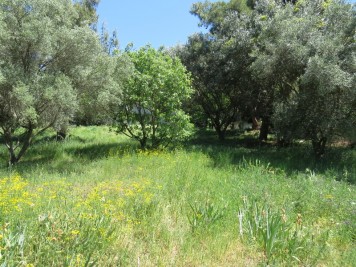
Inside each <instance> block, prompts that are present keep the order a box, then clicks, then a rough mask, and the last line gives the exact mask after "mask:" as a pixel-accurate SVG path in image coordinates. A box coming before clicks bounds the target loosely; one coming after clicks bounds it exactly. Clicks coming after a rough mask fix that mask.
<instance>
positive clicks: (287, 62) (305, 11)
mask: <svg viewBox="0 0 356 267" xmlns="http://www.w3.org/2000/svg"><path fill="white" fill-rule="evenodd" d="M262 3H264V4H265V6H263V5H261V6H260V7H259V8H260V10H259V12H261V14H262V15H261V16H260V19H259V24H260V27H261V28H262V33H261V34H260V36H259V39H258V42H259V44H258V45H259V46H258V49H256V51H255V54H256V61H255V62H254V63H253V65H252V68H253V70H254V72H255V75H256V77H257V78H258V79H259V80H261V81H263V82H264V83H266V84H268V86H269V90H271V92H272V93H273V99H274V101H273V106H274V107H273V114H274V115H273V117H274V126H275V128H276V130H277V133H278V135H279V137H280V138H281V139H284V140H286V141H290V140H292V139H293V138H304V139H307V140H311V141H312V143H313V147H314V152H315V153H316V155H317V156H320V155H322V154H323V153H324V150H325V145H326V143H327V142H328V141H330V139H332V138H333V137H335V136H336V135H342V136H345V135H348V137H349V136H350V131H349V129H350V126H351V125H352V124H354V123H355V119H356V117H355V112H354V110H355V103H356V102H355V101H356V95H355V78H354V77H355V75H354V73H355V42H354V39H355V36H354V33H355V11H354V9H353V7H352V6H351V5H348V4H345V3H343V2H342V1H299V2H297V4H296V5H289V4H287V5H286V6H280V7H278V6H277V7H275V8H274V9H273V10H274V13H273V14H269V13H268V12H267V9H268V8H267V7H268V6H269V5H268V3H271V1H262ZM346 132H347V133H346Z"/></svg>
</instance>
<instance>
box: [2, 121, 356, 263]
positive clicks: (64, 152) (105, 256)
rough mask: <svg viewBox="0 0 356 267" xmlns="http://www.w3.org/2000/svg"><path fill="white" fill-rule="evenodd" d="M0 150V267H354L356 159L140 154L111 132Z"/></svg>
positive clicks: (305, 154) (207, 150)
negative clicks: (11, 160)
mask: <svg viewBox="0 0 356 267" xmlns="http://www.w3.org/2000/svg"><path fill="white" fill-rule="evenodd" d="M52 136H54V134H53V133H51V132H48V133H46V134H45V135H43V136H41V137H40V138H38V139H37V140H35V143H34V145H33V146H32V147H31V148H30V150H29V151H28V154H26V155H25V157H24V158H23V159H22V161H21V162H20V163H19V164H18V165H16V166H14V167H11V168H9V167H7V166H6V164H5V163H6V158H7V155H6V151H5V148H0V158H1V163H0V266H1V267H5V266H27V267H30V266H267V265H268V266H354V264H355V262H356V250H355V247H356V246H355V242H356V225H355V223H356V188H355V183H356V152H355V150H352V149H350V148H346V147H345V148H341V147H332V148H330V149H329V151H328V154H327V156H326V157H325V158H323V159H322V160H321V161H316V160H315V159H314V158H313V156H312V155H311V153H310V147H308V144H297V145H294V146H292V147H289V148H277V147H274V146H272V145H266V146H262V147H258V146H256V145H255V144H254V139H253V138H251V136H245V137H244V138H235V137H230V138H229V139H228V140H227V141H226V142H225V143H219V142H217V141H215V137H214V136H212V135H211V133H209V132H208V133H204V134H200V135H197V137H195V138H192V139H191V140H189V141H187V142H186V143H185V144H184V145H182V146H181V147H180V148H177V149H174V150H169V151H168V150H167V151H158V150H157V151H142V150H139V149H138V146H137V145H136V143H134V142H133V141H131V140H129V139H128V138H126V137H124V136H122V135H117V134H115V133H114V132H110V131H109V129H108V128H107V127H94V126H92V127H75V128H73V129H71V131H70V136H69V137H68V139H67V140H65V141H63V142H56V141H55V140H54V139H53V137H52Z"/></svg>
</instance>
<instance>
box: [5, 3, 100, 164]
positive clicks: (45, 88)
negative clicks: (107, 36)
mask: <svg viewBox="0 0 356 267" xmlns="http://www.w3.org/2000/svg"><path fill="white" fill-rule="evenodd" d="M78 17H79V14H78V13H77V9H76V7H75V6H74V5H73V3H72V1H70V0H63V1H46V0H32V1H26V0H1V1H0V137H1V140H2V142H3V143H4V145H5V146H6V147H7V149H8V152H9V163H10V164H15V163H17V162H18V161H19V160H20V158H21V157H22V156H23V155H24V153H25V152H26V150H27V149H28V147H29V146H30V144H31V142H32V140H33V137H34V136H36V135H37V134H39V133H41V132H43V131H45V130H46V129H48V128H50V127H57V128H59V127H60V125H63V124H66V123H68V121H69V120H70V119H71V118H72V117H73V115H74V113H75V111H76V109H77V107H78V101H77V99H78V91H77V90H76V89H77V86H78V85H79V84H80V81H81V80H85V79H86V77H87V76H88V75H89V73H90V72H91V71H92V69H91V68H92V66H93V65H94V64H95V61H96V58H97V54H98V53H100V51H101V50H102V48H101V46H100V42H99V40H98V37H97V35H96V33H95V32H94V31H92V30H91V29H90V28H89V26H87V25H83V26H78V25H76V21H77V18H78Z"/></svg>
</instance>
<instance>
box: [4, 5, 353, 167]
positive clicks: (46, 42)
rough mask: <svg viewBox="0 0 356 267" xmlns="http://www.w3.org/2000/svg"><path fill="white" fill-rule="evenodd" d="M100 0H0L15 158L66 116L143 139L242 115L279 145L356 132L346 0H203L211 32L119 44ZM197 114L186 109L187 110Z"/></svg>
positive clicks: (222, 126)
mask: <svg viewBox="0 0 356 267" xmlns="http://www.w3.org/2000/svg"><path fill="white" fill-rule="evenodd" d="M99 2H100V1H98V0H82V1H72V0H62V1H46V0H31V1H27V0H0V140H1V142H2V143H3V144H4V145H5V146H6V148H7V150H8V154H9V159H8V161H9V163H10V164H15V163H17V162H18V161H19V160H20V159H21V157H22V156H23V155H24V154H25V152H26V150H27V149H28V148H29V147H30V145H31V143H32V140H33V138H34V137H35V136H36V135H38V134H40V133H42V132H43V131H45V130H47V129H49V128H53V129H55V130H56V131H59V132H62V133H63V136H65V133H66V129H67V127H68V125H69V124H70V123H80V124H92V123H95V124H98V123H101V124H102V123H105V124H109V125H111V126H114V128H115V129H117V131H118V132H121V133H124V134H126V135H127V136H130V137H132V138H134V139H136V140H137V141H139V143H140V145H141V148H143V149H145V148H157V147H159V146H167V145H169V144H171V143H175V142H176V141H179V140H182V139H184V138H185V137H187V136H188V135H189V134H190V133H191V130H192V126H191V123H190V122H192V123H194V124H196V125H200V126H201V125H204V126H205V125H206V122H209V123H211V125H212V126H213V128H214V129H215V131H216V133H217V135H218V137H219V139H221V140H223V139H224V138H225V136H226V132H227V130H228V128H229V126H231V124H232V123H234V122H236V121H237V120H240V119H241V118H247V119H251V120H253V121H257V120H260V122H261V123H260V124H261V125H259V127H260V135H259V139H260V141H266V140H267V135H268V133H269V131H270V130H271V129H273V131H274V132H275V133H276V137H277V139H278V142H279V143H280V144H284V145H285V144H290V143H291V142H293V140H295V139H304V140H310V141H311V143H312V146H313V149H314V152H315V155H316V156H317V157H320V156H322V155H323V154H324V153H325V148H326V145H327V143H328V142H330V141H332V140H333V139H334V138H335V137H342V138H346V139H349V140H351V141H352V142H355V140H356V130H355V126H356V90H355V88H356V86H355V82H356V76H355V70H356V65H355V63H356V62H355V60H356V57H355V44H356V42H355V27H356V19H355V11H356V10H355V6H354V5H352V4H348V3H346V2H344V1H341V0H325V1H323V0H316V1H309V0H299V1H280V0H256V1H250V0H231V1H228V2H223V1H221V2H214V3H211V2H208V1H206V2H201V3H196V4H194V5H193V7H192V10H191V13H192V14H193V15H195V16H197V17H198V18H199V19H200V24H201V25H202V26H204V27H206V28H207V29H208V32H207V33H197V34H194V35H192V36H190V37H189V39H188V42H187V44H186V45H184V46H177V47H175V48H173V49H171V50H165V49H159V50H156V49H154V48H152V47H150V46H147V47H144V48H141V49H139V50H137V51H133V50H131V49H126V50H125V51H120V50H119V49H118V42H117V39H116V34H115V33H114V34H113V36H112V38H109V35H108V33H107V32H105V30H104V31H102V33H101V36H100V34H99V33H98V31H97V19H98V16H97V14H96V7H97V5H98V4H99ZM187 114H190V117H189V116H188V115H187Z"/></svg>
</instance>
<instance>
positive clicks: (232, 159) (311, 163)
mask: <svg viewBox="0 0 356 267" xmlns="http://www.w3.org/2000/svg"><path fill="white" fill-rule="evenodd" d="M200 134H201V135H200ZM185 148H186V149H187V150H193V151H194V150H198V151H201V152H203V153H204V154H206V155H208V156H209V158H211V159H212V162H213V163H212V164H213V167H214V168H227V167H231V166H238V165H241V164H244V163H246V162H250V163H256V162H259V163H261V164H263V165H265V166H270V167H271V168H274V169H279V170H282V171H283V172H284V173H285V174H286V175H287V176H291V175H292V174H295V173H298V172H302V173H306V170H308V169H309V170H312V171H315V172H317V173H320V174H327V177H332V178H334V179H335V180H344V181H347V182H349V183H352V184H356V150H355V149H352V148H347V147H329V148H328V151H327V154H326V155H325V156H324V157H323V158H321V159H316V158H315V156H314V154H313V153H312V148H311V145H310V144H307V143H301V144H298V143H296V144H293V145H291V146H290V147H278V146H276V144H275V143H274V142H271V141H270V142H267V143H260V142H259V141H258V139H257V137H256V135H254V134H251V135H247V136H244V137H242V138H241V137H239V135H238V134H237V133H230V134H229V136H228V137H227V139H226V140H225V141H223V142H221V141H219V140H217V138H216V136H215V134H214V133H211V132H204V131H203V132H200V133H199V132H198V133H197V134H196V135H195V136H194V137H193V138H192V139H191V140H189V141H188V142H186V144H185Z"/></svg>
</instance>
